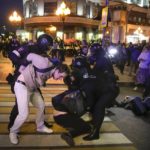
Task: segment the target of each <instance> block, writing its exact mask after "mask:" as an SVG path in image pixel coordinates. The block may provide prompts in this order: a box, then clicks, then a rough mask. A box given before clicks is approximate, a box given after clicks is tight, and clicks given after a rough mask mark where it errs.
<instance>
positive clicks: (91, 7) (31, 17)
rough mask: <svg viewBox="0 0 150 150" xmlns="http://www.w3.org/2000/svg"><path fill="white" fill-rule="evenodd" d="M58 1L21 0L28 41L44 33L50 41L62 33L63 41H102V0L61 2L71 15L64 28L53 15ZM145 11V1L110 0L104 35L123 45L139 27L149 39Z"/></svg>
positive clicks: (146, 2)
mask: <svg viewBox="0 0 150 150" xmlns="http://www.w3.org/2000/svg"><path fill="white" fill-rule="evenodd" d="M61 2H62V0H23V7H24V24H25V29H26V30H27V31H28V34H27V35H28V37H29V38H32V39H33V40H34V39H36V38H37V37H38V36H39V35H40V34H42V33H44V32H46V33H48V34H50V35H51V36H52V37H53V38H56V37H60V38H62V32H63V31H64V37H65V38H64V39H71V38H75V39H78V40H82V39H87V40H95V39H99V38H102V36H103V35H104V34H102V33H103V28H102V27H101V19H102V9H103V8H104V7H105V6H104V5H105V0H65V3H66V5H67V6H68V7H69V8H70V10H71V14H70V15H69V16H66V17H65V21H64V26H62V20H61V18H60V17H59V16H56V14H55V13H56V9H57V8H59V6H60V4H61ZM135 4H136V5H135ZM148 11H149V0H115V1H110V2H109V13H108V24H107V28H106V30H107V31H108V32H106V33H107V34H108V35H107V36H108V37H109V38H110V40H111V41H112V42H114V43H117V42H118V41H121V42H126V41H127V39H126V36H129V35H130V34H131V35H132V34H133V32H134V30H136V29H138V27H139V26H140V28H141V29H142V31H143V34H145V36H146V37H147V36H149V35H150V33H149V32H150V27H149V26H150V18H148ZM63 27H64V29H63ZM116 35H117V36H116ZM130 38H131V37H130Z"/></svg>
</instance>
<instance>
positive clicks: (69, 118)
mask: <svg viewBox="0 0 150 150" xmlns="http://www.w3.org/2000/svg"><path fill="white" fill-rule="evenodd" d="M54 120H55V122H56V123H57V124H59V125H61V126H63V127H64V128H66V129H69V132H70V134H71V136H72V137H76V136H79V135H81V134H84V133H88V132H89V131H90V129H91V126H90V125H89V124H88V123H87V122H85V121H84V120H83V119H81V118H80V117H78V116H76V115H71V114H63V115H59V116H54Z"/></svg>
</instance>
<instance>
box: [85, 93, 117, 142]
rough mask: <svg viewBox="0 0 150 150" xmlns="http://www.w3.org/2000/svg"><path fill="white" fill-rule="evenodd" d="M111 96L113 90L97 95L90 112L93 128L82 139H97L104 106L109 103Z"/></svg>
mask: <svg viewBox="0 0 150 150" xmlns="http://www.w3.org/2000/svg"><path fill="white" fill-rule="evenodd" d="M113 97H114V94H113V92H109V93H104V94H103V95H101V96H100V97H99V99H98V101H97V102H96V104H95V107H94V110H93V113H92V116H93V119H92V124H93V130H92V131H91V133H90V134H89V135H87V136H85V137H84V138H83V139H84V140H86V141H90V140H94V139H99V131H100V128H101V126H102V123H103V120H104V117H105V108H106V107H107V105H109V103H110V102H111V100H112V98H113Z"/></svg>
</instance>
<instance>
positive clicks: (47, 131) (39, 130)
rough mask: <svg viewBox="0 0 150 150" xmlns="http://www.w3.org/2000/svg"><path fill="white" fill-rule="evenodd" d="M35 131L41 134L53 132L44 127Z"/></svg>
mask: <svg viewBox="0 0 150 150" xmlns="http://www.w3.org/2000/svg"><path fill="white" fill-rule="evenodd" d="M37 131H38V132H42V133H52V132H53V130H52V129H49V128H47V127H46V126H42V127H41V128H38V129H37Z"/></svg>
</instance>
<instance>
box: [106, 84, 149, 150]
mask: <svg viewBox="0 0 150 150" xmlns="http://www.w3.org/2000/svg"><path fill="white" fill-rule="evenodd" d="M141 91H142V90H139V91H134V90H133V86H123V87H121V91H120V95H119V96H118V98H117V101H121V100H122V99H123V98H124V97H125V96H127V95H130V96H141V94H142V92H141ZM109 111H110V112H109V117H110V118H111V119H112V120H113V121H114V123H115V124H116V125H117V126H118V127H119V128H120V130H121V131H122V132H123V133H124V135H126V136H127V137H128V138H129V139H130V140H131V141H132V142H133V143H134V144H135V147H136V148H137V149H138V150H150V142H149V139H150V112H149V113H148V114H147V115H145V116H136V115H134V113H133V112H132V111H131V110H127V109H124V108H118V107H114V108H110V109H109Z"/></svg>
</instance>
